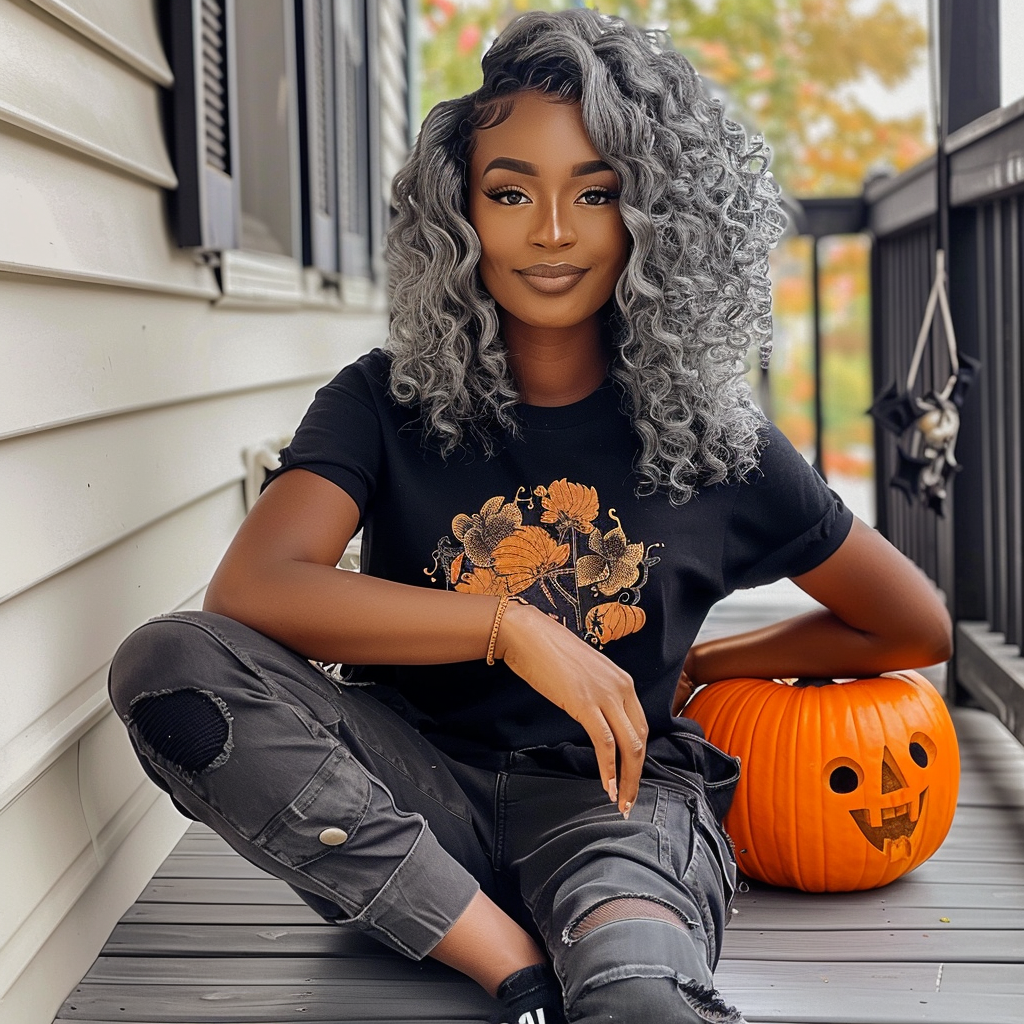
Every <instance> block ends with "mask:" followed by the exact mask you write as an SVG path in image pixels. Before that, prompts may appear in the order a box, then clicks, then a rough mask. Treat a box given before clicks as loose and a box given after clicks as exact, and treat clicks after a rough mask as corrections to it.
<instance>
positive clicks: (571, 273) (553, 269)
mask: <svg viewBox="0 0 1024 1024" xmlns="http://www.w3.org/2000/svg"><path fill="white" fill-rule="evenodd" d="M586 272H587V268H585V267H574V266H573V265H572V264H571V263H557V264H555V265H553V266H552V265H551V264H549V263H535V264H534V265H533V266H532V267H526V268H525V269H523V270H520V271H519V273H520V274H521V275H522V276H523V277H524V278H525V279H526V283H527V284H528V285H529V286H530V287H531V288H533V289H534V290H535V291H538V292H544V293H545V294H546V295H554V294H558V293H560V292H566V291H568V290H569V289H570V288H572V286H573V285H574V284H576V282H577V281H579V280H580V278H581V277H583V275H584V274H585V273H586Z"/></svg>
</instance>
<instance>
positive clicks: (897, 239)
mask: <svg viewBox="0 0 1024 1024" xmlns="http://www.w3.org/2000/svg"><path fill="white" fill-rule="evenodd" d="M942 152H943V157H944V159H945V160H946V161H947V163H946V167H947V168H948V207H947V208H946V211H945V213H944V212H943V210H941V209H940V207H939V201H938V198H937V196H938V184H939V182H938V174H939V166H940V165H939V160H938V159H937V158H936V157H932V158H931V159H930V160H928V161H925V162H923V163H922V164H921V165H919V166H918V167H916V168H914V169H913V170H911V171H908V172H906V173H905V174H903V175H901V176H899V177H897V178H892V179H888V180H876V181H873V182H871V183H869V184H868V185H867V186H866V188H865V201H866V204H867V222H868V226H869V229H870V231H871V233H872V235H873V239H874V245H873V250H872V362H873V375H874V386H875V393H876V394H878V393H879V392H881V391H882V390H883V389H884V388H885V387H887V386H888V385H889V384H890V383H892V382H896V383H897V384H898V385H899V387H900V388H901V389H902V388H903V387H904V386H905V385H906V382H907V381H906V378H907V373H908V367H909V365H910V361H911V358H912V352H913V348H914V344H915V342H916V339H917V334H918V330H919V327H920V324H921V319H922V315H923V313H924V309H925V304H926V301H927V296H928V291H929V289H930V287H931V284H932V280H933V275H934V272H935V251H936V249H937V248H938V247H939V245H940V239H941V238H942V237H943V236H945V245H946V261H947V266H948V268H949V294H950V304H951V307H952V314H953V323H954V327H955V330H956V335H957V341H958V343H959V348H960V351H961V352H962V353H966V354H967V355H968V356H971V357H974V358H977V359H980V361H981V371H980V374H979V375H978V379H977V381H976V382H975V384H974V385H973V388H972V389H971V391H970V392H969V393H968V395H967V399H966V402H965V404H964V406H963V408H962V410H961V415H962V423H961V432H960V438H959V441H958V444H957V448H956V458H957V461H958V462H959V463H960V465H961V467H962V471H961V472H959V473H958V474H957V475H956V476H955V478H954V481H953V484H952V494H951V498H950V500H948V501H947V502H946V503H945V509H944V512H945V515H944V516H939V515H937V514H936V512H935V511H933V510H931V509H928V508H926V507H925V505H924V504H923V503H922V502H921V501H914V502H908V501H907V498H906V496H905V495H904V494H903V493H901V492H900V491H898V490H895V489H893V488H891V487H890V486H889V481H890V478H891V477H892V476H893V474H894V473H895V471H896V438H895V437H894V436H893V435H892V434H891V433H889V432H887V431H883V430H877V431H876V484H877V513H878V525H879V528H880V529H881V530H882V532H883V533H884V534H885V535H886V536H887V537H888V538H889V539H890V540H891V541H892V542H893V543H894V544H895V545H896V546H897V547H898V548H899V549H900V550H901V551H903V552H904V553H905V554H906V555H907V556H908V557H910V558H912V559H913V560H914V561H915V562H916V563H917V564H918V565H919V566H920V567H921V568H922V569H924V571H925V572H926V573H928V575H929V576H930V577H931V578H932V579H933V580H934V581H935V582H936V583H937V584H938V585H939V587H941V589H942V590H943V591H944V592H945V593H946V596H947V600H948V602H949V604H950V607H951V609H952V610H953V612H954V615H955V618H956V620H957V624H958V629H957V655H956V678H957V681H958V683H959V684H960V685H961V686H962V687H963V688H964V689H965V690H966V693H967V694H968V695H969V696H970V697H971V698H972V699H974V700H977V701H979V702H980V703H981V704H982V705H984V706H986V707H988V708H989V709H991V710H992V711H994V712H995V713H997V714H998V715H999V716H1000V717H1001V718H1002V719H1003V721H1004V722H1006V723H1007V724H1008V725H1009V726H1010V727H1011V729H1013V730H1014V731H1015V732H1016V733H1017V735H1018V737H1020V738H1021V739H1024V658H1022V657H1021V647H1022V645H1024V342H1022V326H1024V255H1022V249H1021V246H1022V244H1024V100H1021V101H1019V102H1017V103H1014V104H1012V105H1010V106H1008V107H1004V108H1002V109H1000V110H995V111H992V112H991V113H989V114H986V115H984V116H983V117H980V118H977V119H976V120H974V121H972V122H971V123H970V124H968V125H966V126H965V127H963V128H961V129H960V130H958V131H956V132H953V133H952V134H950V135H949V136H948V138H947V139H946V140H945V143H944V145H943V151H942ZM943 216H945V217H946V218H948V220H947V222H946V223H947V224H948V227H945V226H944V225H943V219H942V218H943ZM941 332H942V327H941V326H940V325H939V324H938V323H937V322H936V323H935V324H934V325H933V327H932V335H933V336H932V338H931V339H930V342H931V343H930V345H929V348H928V354H927V356H926V359H925V361H924V363H923V365H922V371H921V373H920V374H919V375H918V379H917V381H916V382H915V385H914V388H913V391H912V393H913V394H914V395H916V396H920V395H922V394H924V393H926V392H928V391H930V390H933V389H935V390H937V389H940V388H941V387H942V385H943V384H944V383H945V382H946V380H947V379H948V377H949V374H950V363H949V355H948V352H947V349H946V344H945V340H944V337H943V336H942V333H941Z"/></svg>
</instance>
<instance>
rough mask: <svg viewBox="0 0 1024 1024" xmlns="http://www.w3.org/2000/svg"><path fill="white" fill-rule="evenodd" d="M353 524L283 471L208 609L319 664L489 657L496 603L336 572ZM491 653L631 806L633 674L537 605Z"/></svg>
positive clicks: (320, 482)
mask: <svg viewBox="0 0 1024 1024" xmlns="http://www.w3.org/2000/svg"><path fill="white" fill-rule="evenodd" d="M358 522H359V509H358V507H357V506H356V503H355V501H353V499H352V498H351V497H350V496H349V495H348V494H347V493H346V492H345V491H344V490H342V489H341V488H340V487H338V486H336V485H335V484H333V483H331V482H330V481H329V480H326V479H324V478H323V477H320V476H318V475H316V474H315V473H311V472H309V471H307V470H304V469H293V470H289V472H287V473H283V474H281V476H279V477H278V478H277V479H275V480H274V481H272V482H271V484H270V485H269V486H268V487H267V489H266V490H265V491H264V492H263V494H262V495H261V496H260V498H259V500H258V501H257V502H256V504H255V505H254V506H253V508H252V510H251V511H250V512H249V515H248V516H247V517H246V519H245V522H243V523H242V526H241V528H240V529H239V531H238V534H237V535H236V536H235V539H234V540H233V541H232V543H231V545H230V547H229V548H228V550H227V552H226V553H225V555H224V558H223V559H222V561H221V563H220V566H219V567H218V568H217V571H216V573H215V574H214V577H213V579H212V581H211V582H210V586H209V589H208V590H207V594H206V600H205V602H204V605H203V606H204V608H205V609H206V610H207V611H210V612H216V613H219V614H221V615H226V616H228V617H230V618H233V619H236V620H237V621H239V622H242V623H244V624H245V625H247V626H250V627H252V628H253V629H256V630H258V631H259V632H261V633H264V634H265V635H267V636H269V637H272V638H273V639H275V640H277V641H279V642H280V643H282V644H284V645H285V646H287V647H290V648H292V649H293V650H296V651H298V652H299V653H301V654H303V655H305V656H306V657H308V658H315V659H317V660H319V661H326V662H344V663H348V664H355V665H373V664H387V665H429V664H446V663H448V662H456V661H473V660H475V659H482V658H484V657H485V655H486V654H487V646H488V642H489V639H490V634H491V627H492V624H493V622H494V615H495V611H496V609H497V603H498V602H497V598H495V597H491V596H488V595H484V594H463V593H458V592H456V591H433V590H429V589H427V588H425V587H415V586H409V585H407V584H403V583H395V582H392V581H390V580H383V579H378V578H376V577H373V576H367V575H363V574H360V573H353V572H343V571H340V570H338V569H337V568H335V566H336V565H337V562H338V560H339V559H340V558H341V555H342V552H343V551H344V550H345V546H346V545H347V544H348V542H349V541H350V540H351V539H352V536H353V534H354V533H355V530H356V526H357V525H358ZM495 654H496V656H497V657H499V658H504V660H505V662H506V663H507V664H508V666H509V667H510V668H511V669H512V670H513V671H514V672H516V674H517V675H519V676H520V677H522V678H523V679H524V680H525V681H526V682H527V683H528V684H529V685H530V686H532V687H533V688H534V689H535V690H537V691H538V692H539V693H541V694H542V695H543V696H544V697H546V698H547V699H548V700H550V701H552V702H553V703H555V704H557V705H558V706H559V707H561V708H562V709H563V710H564V711H566V713H567V714H569V715H570V716H571V717H572V718H574V719H576V721H578V722H579V723H580V724H581V725H582V726H583V727H584V729H586V731H587V733H588V735H589V736H590V738H591V740H592V741H593V743H594V747H595V750H596V751H597V755H598V762H599V764H600V766H601V770H602V778H603V779H604V780H605V782H604V785H605V789H606V790H607V791H608V792H609V796H610V797H611V798H612V799H613V800H616V802H617V803H618V804H619V807H620V809H623V810H625V809H626V805H627V804H629V805H632V803H633V802H635V800H636V794H637V792H638V790H639V782H640V769H641V766H642V764H643V758H644V751H645V740H646V736H647V724H646V720H645V718H644V714H643V709H642V708H641V706H640V702H639V700H638V699H637V697H636V693H635V691H634V689H633V681H632V679H631V677H630V676H629V675H628V673H626V672H624V671H623V670H622V669H620V668H619V667H618V666H617V665H616V664H615V663H614V662H612V661H611V660H610V659H608V658H607V657H605V656H604V655H603V654H601V653H600V652H599V651H597V650H596V649H595V648H594V647H592V646H591V645H590V644H587V643H586V642H584V641H583V640H581V639H580V638H579V637H578V636H576V634H575V633H573V632H571V631H570V630H568V629H566V628H565V627H564V626H562V625H561V624H560V623H559V622H557V621H555V620H554V619H551V618H550V617H549V616H547V615H545V614H544V613H543V612H541V611H540V610H538V609H536V608H533V607H530V606H526V605H520V604H518V603H515V602H513V603H511V604H510V605H509V606H508V608H507V609H506V612H505V616H504V618H503V619H502V624H501V629H500V631H499V633H498V643H497V645H496V648H495ZM616 754H618V756H619V758H620V759H621V767H620V769H619V770H618V771H617V770H616ZM617 777H618V780H619V782H618V785H617V787H616V785H615V780H616V778H617ZM609 780H610V781H609ZM616 790H617V792H616Z"/></svg>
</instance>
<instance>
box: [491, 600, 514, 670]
mask: <svg viewBox="0 0 1024 1024" xmlns="http://www.w3.org/2000/svg"><path fill="white" fill-rule="evenodd" d="M508 600H509V598H508V594H502V595H501V597H499V598H498V608H497V611H495V613H494V625H493V626H491V641H490V643H489V644H488V645H487V664H488V665H493V664H494V645H495V644H496V643H497V642H498V629H499V627H500V626H501V617H502V616H503V615H504V614H505V609H506V608H507V607H508Z"/></svg>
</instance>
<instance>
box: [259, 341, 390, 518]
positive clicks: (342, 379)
mask: <svg viewBox="0 0 1024 1024" xmlns="http://www.w3.org/2000/svg"><path fill="white" fill-rule="evenodd" d="M376 356H383V353H380V352H379V351H375V352H374V353H371V354H370V356H364V357H363V358H362V359H361V360H359V361H357V362H355V363H353V364H351V365H350V366H346V367H345V368H344V369H343V370H342V371H341V372H340V373H339V374H338V375H337V377H335V378H334V380H332V381H331V382H330V383H329V384H325V385H324V386H323V387H322V388H320V390H319V391H317V393H316V396H315V397H314V399H313V404H312V405H311V406H310V407H309V409H308V410H307V411H306V414H305V416H303V417H302V422H301V423H300V424H299V427H298V429H297V430H296V431H295V436H294V438H292V441H291V444H289V445H288V447H287V448H283V449H282V450H281V466H280V468H279V469H275V470H274V471H273V472H272V473H269V474H268V475H267V479H266V481H265V482H264V484H263V486H264V487H266V486H267V485H268V484H269V483H270V482H271V481H272V480H274V479H276V478H277V477H279V476H281V474H282V473H286V472H287V471H288V470H290V469H305V470H308V471H309V472H311V473H316V474H317V475H318V476H322V477H324V478H325V479H327V480H330V481H331V483H334V484H337V485H338V487H340V488H342V490H344V491H345V492H346V493H347V494H349V495H350V496H351V498H352V500H353V501H354V502H355V503H356V505H357V506H358V507H359V516H360V519H361V518H362V516H363V515H364V513H365V512H366V507H367V505H368V504H369V503H370V501H371V499H372V497H373V493H374V490H375V487H376V481H377V479H378V476H379V473H380V469H381V460H382V458H383V451H384V446H383V440H382V437H383V435H382V430H381V422H380V414H379V412H378V406H377V401H376V398H377V396H376V394H375V391H376V390H379V382H378V385H377V386H376V387H375V384H374V380H375V378H377V377H379V376H380V367H379V366H377V365H376V363H378V362H380V360H379V359H374V358H373V357H376ZM385 372H386V371H385Z"/></svg>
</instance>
